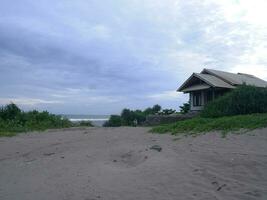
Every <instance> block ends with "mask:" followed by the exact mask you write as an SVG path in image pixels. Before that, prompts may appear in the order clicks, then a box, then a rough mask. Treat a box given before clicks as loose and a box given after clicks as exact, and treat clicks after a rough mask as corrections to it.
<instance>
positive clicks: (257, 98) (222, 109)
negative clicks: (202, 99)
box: [201, 85, 267, 118]
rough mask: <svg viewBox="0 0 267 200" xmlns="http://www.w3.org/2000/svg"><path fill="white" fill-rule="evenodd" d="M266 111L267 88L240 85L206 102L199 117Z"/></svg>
mask: <svg viewBox="0 0 267 200" xmlns="http://www.w3.org/2000/svg"><path fill="white" fill-rule="evenodd" d="M252 113H267V88H259V87H254V86H248V85H242V86H239V87H237V88H236V89H234V90H232V91H231V92H229V93H227V94H225V95H224V96H221V97H219V98H217V99H215V100H214V101H212V102H210V103H208V104H207V105H206V106H205V108H204V110H203V111H202V112H201V117H209V118H214V117H223V116H233V115H245V114H252Z"/></svg>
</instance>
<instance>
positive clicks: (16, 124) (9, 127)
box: [0, 103, 72, 136]
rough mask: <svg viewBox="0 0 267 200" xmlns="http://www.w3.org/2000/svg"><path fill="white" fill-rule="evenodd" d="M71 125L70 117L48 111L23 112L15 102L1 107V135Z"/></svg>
mask: <svg viewBox="0 0 267 200" xmlns="http://www.w3.org/2000/svg"><path fill="white" fill-rule="evenodd" d="M71 126H72V123H71V122H70V121H69V120H68V119H64V118H61V116H57V115H53V114H50V113H49V112H47V111H44V112H38V111H36V110H33V111H30V112H23V111H21V110H20V109H19V107H17V106H16V105H15V104H13V103H11V104H9V105H6V106H3V107H1V108H0V136H7V135H14V134H13V133H16V132H27V131H33V130H45V129H50V128H67V127H71ZM10 133H12V134H10Z"/></svg>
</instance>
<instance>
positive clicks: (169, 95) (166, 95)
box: [147, 90, 181, 101]
mask: <svg viewBox="0 0 267 200" xmlns="http://www.w3.org/2000/svg"><path fill="white" fill-rule="evenodd" d="M179 96H181V93H178V92H177V91H173V90H170V91H163V92H161V93H157V94H150V95H148V96H147V98H151V99H154V100H158V101H162V100H166V101H168V100H173V101H176V100H177V98H179Z"/></svg>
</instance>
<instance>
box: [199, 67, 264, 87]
mask: <svg viewBox="0 0 267 200" xmlns="http://www.w3.org/2000/svg"><path fill="white" fill-rule="evenodd" d="M201 73H203V74H211V75H214V76H216V77H218V78H220V79H222V80H224V81H225V82H228V83H229V84H231V85H242V84H244V83H245V84H247V85H254V86H256V87H267V82H266V81H264V80H262V79H260V78H258V77H256V76H253V75H250V74H244V73H237V74H234V73H230V72H224V71H219V70H214V69H204V70H203V71H202V72H201Z"/></svg>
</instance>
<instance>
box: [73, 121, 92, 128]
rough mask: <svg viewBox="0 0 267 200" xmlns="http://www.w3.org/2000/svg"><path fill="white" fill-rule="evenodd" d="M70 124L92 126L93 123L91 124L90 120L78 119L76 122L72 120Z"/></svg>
mask: <svg viewBox="0 0 267 200" xmlns="http://www.w3.org/2000/svg"><path fill="white" fill-rule="evenodd" d="M72 126H78V127H80V126H88V127H93V126H94V125H93V124H92V122H91V121H88V120H84V121H78V122H72Z"/></svg>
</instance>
